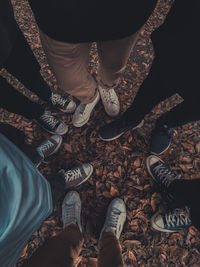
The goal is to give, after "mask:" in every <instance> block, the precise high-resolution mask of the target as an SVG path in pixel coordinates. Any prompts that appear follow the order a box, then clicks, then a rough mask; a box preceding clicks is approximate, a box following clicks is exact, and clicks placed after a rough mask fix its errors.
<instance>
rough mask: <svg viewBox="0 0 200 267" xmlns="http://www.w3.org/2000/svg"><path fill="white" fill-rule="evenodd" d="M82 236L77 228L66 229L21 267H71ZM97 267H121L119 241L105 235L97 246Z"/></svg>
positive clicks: (72, 226)
mask: <svg viewBox="0 0 200 267" xmlns="http://www.w3.org/2000/svg"><path fill="white" fill-rule="evenodd" d="M82 245H83V236H82V234H81V232H80V231H79V229H78V227H77V226H74V225H71V226H68V227H66V228H65V229H64V230H63V231H62V232H61V233H60V234H59V235H57V236H56V237H54V238H51V239H49V240H47V241H46V243H45V244H44V245H43V246H42V247H40V248H39V249H38V250H37V251H36V252H35V253H34V254H33V256H32V257H31V258H30V259H29V260H28V261H27V263H25V264H24V265H23V267H73V266H75V263H76V262H77V258H78V256H79V254H80V252H81V248H82ZM98 252H99V255H98V267H122V266H123V262H122V255H121V247H120V244H119V240H118V239H117V238H116V237H115V235H114V234H113V233H105V234H104V235H103V236H102V238H101V240H100V241H99V245H98Z"/></svg>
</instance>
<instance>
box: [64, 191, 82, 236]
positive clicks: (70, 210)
mask: <svg viewBox="0 0 200 267" xmlns="http://www.w3.org/2000/svg"><path fill="white" fill-rule="evenodd" d="M62 221H63V226H64V228H66V227H67V226H69V225H71V224H74V225H77V226H78V227H79V229H80V231H81V232H82V227H81V200H80V197H79V194H78V193H77V192H76V191H70V192H68V193H67V194H66V196H65V198H64V200H63V203H62Z"/></svg>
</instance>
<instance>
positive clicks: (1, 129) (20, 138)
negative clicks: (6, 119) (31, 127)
mask: <svg viewBox="0 0 200 267" xmlns="http://www.w3.org/2000/svg"><path fill="white" fill-rule="evenodd" d="M0 133H2V134H3V135H4V136H6V137H7V138H8V139H9V140H10V141H11V142H12V143H13V144H15V145H16V146H17V147H18V148H19V149H20V150H22V152H23V153H24V154H25V155H26V156H27V157H28V158H30V160H31V161H32V162H33V163H34V164H38V162H40V161H41V160H42V159H41V157H40V155H39V154H38V153H37V151H36V149H35V148H34V147H33V146H31V145H28V144H26V143H25V134H24V133H23V132H22V131H20V130H18V129H17V128H15V127H13V126H11V125H9V124H4V123H1V124H0Z"/></svg>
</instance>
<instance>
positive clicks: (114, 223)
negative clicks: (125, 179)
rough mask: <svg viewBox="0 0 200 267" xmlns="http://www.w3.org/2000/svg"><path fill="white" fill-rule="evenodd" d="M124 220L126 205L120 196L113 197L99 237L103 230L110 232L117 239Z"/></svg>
mask: <svg viewBox="0 0 200 267" xmlns="http://www.w3.org/2000/svg"><path fill="white" fill-rule="evenodd" d="M125 220H126V206H125V204H124V201H123V200H122V199H121V198H115V199H113V200H112V202H111V203H110V205H109V207H108V210H107V214H106V220H105V223H104V226H103V228H102V230H101V234H100V239H101V238H102V235H103V234H104V233H105V232H112V233H114V234H115V236H116V237H117V238H118V239H119V237H120V235H121V232H122V229H123V226H124V222H125Z"/></svg>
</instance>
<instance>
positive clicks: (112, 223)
mask: <svg viewBox="0 0 200 267" xmlns="http://www.w3.org/2000/svg"><path fill="white" fill-rule="evenodd" d="M120 214H121V213H120V211H118V210H114V211H112V212H111V215H110V220H109V227H111V228H113V229H114V230H117V225H118V222H119V216H120Z"/></svg>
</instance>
